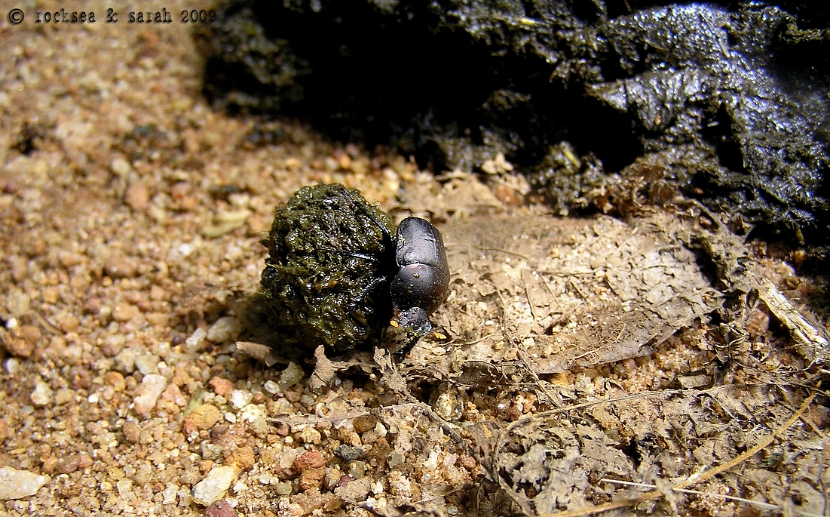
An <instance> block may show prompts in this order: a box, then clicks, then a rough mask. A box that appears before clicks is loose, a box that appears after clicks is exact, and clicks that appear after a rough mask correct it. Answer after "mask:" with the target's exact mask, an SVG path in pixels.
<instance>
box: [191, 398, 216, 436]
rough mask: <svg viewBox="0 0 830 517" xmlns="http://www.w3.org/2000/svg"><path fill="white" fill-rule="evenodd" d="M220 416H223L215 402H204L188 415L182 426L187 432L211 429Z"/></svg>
mask: <svg viewBox="0 0 830 517" xmlns="http://www.w3.org/2000/svg"><path fill="white" fill-rule="evenodd" d="M220 418H222V413H221V412H220V411H219V408H217V407H216V406H214V405H213V404H202V405H201V406H199V407H197V408H196V409H194V410H193V412H192V413H190V414H189V415H187V417H186V418H185V419H184V423H183V424H182V428H183V429H184V432H185V433H186V434H191V433H193V432H194V431H201V430H204V429H210V428H211V427H213V426H214V424H216V422H218V421H219V419H220Z"/></svg>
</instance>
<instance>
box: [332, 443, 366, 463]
mask: <svg viewBox="0 0 830 517" xmlns="http://www.w3.org/2000/svg"><path fill="white" fill-rule="evenodd" d="M363 452H364V451H363V449H361V448H360V447H352V446H351V445H340V446H338V447H337V448H336V449H334V455H335V456H337V457H338V458H340V459H341V460H343V461H354V460H356V459H357V458H359V457H361V456H362V455H363Z"/></svg>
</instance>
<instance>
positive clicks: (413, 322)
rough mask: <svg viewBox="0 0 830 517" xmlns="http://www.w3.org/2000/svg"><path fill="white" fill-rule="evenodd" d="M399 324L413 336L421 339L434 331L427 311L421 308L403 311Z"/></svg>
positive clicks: (399, 317)
mask: <svg viewBox="0 0 830 517" xmlns="http://www.w3.org/2000/svg"><path fill="white" fill-rule="evenodd" d="M398 324H400V326H402V327H403V328H404V330H405V331H406V332H407V334H409V335H411V336H417V337H421V336H423V335H424V334H426V333H427V332H430V331H431V330H432V324H431V323H430V322H429V318H427V313H426V311H425V310H424V309H422V308H420V307H410V308H408V309H404V310H402V311H401V313H400V315H399V316H398Z"/></svg>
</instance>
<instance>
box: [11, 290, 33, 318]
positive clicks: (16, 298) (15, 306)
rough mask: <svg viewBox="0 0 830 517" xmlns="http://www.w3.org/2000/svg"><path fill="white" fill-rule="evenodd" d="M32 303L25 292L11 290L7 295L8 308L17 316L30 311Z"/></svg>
mask: <svg viewBox="0 0 830 517" xmlns="http://www.w3.org/2000/svg"><path fill="white" fill-rule="evenodd" d="M30 303H31V301H30V299H29V297H28V296H26V295H25V294H23V293H15V292H11V293H9V294H7V295H6V308H7V309H8V310H9V312H10V313H11V315H12V316H14V317H16V318H19V317H21V316H23V315H24V314H26V313H28V312H29V304H30Z"/></svg>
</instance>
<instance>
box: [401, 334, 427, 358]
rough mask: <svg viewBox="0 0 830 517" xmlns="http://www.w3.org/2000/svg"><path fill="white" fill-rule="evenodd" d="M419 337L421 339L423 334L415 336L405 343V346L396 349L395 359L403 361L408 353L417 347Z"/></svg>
mask: <svg viewBox="0 0 830 517" xmlns="http://www.w3.org/2000/svg"><path fill="white" fill-rule="evenodd" d="M419 339H421V336H413V337H412V339H410V340H409V342H408V343H407V344H405V345H404V346H402V347H401V348H399V349H398V350H396V351H395V359H397V360H398V361H403V360H404V358H405V357H406V355H407V354H408V353H409V352H410V351H411V350H412V349H413V348H415V344H416V343H417V342H418V340H419Z"/></svg>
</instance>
